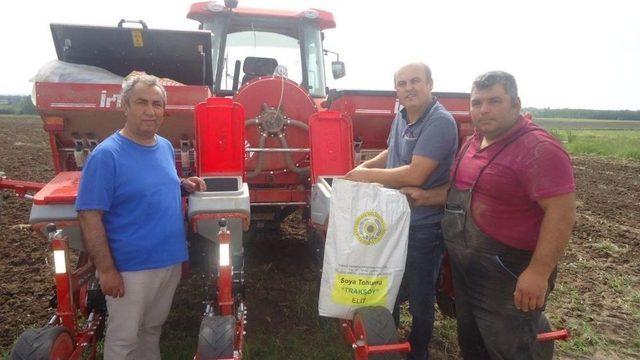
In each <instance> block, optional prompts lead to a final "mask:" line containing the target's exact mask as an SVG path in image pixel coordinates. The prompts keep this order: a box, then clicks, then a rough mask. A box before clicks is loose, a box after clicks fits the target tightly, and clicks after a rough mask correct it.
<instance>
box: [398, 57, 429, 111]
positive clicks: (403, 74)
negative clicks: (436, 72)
mask: <svg viewBox="0 0 640 360" xmlns="http://www.w3.org/2000/svg"><path fill="white" fill-rule="evenodd" d="M426 77H427V75H426V74H425V71H424V68H423V67H422V66H418V65H408V66H405V67H403V68H402V69H400V70H399V71H398V72H397V73H396V83H395V88H396V92H397V95H398V101H399V102H400V105H402V106H404V107H405V108H406V109H407V111H408V112H409V113H413V112H420V113H421V112H424V111H425V110H426V109H427V106H429V104H430V103H431V90H432V89H433V82H432V81H430V80H427V78H426Z"/></svg>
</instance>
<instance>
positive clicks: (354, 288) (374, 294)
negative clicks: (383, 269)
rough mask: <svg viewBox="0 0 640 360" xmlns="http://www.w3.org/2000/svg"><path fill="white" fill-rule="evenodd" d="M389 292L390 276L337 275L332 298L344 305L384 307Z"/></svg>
mask: <svg viewBox="0 0 640 360" xmlns="http://www.w3.org/2000/svg"><path fill="white" fill-rule="evenodd" d="M388 292H389V277H388V276H365V275H351V274H340V273H336V274H335V278H334V283H333V291H332V294H331V297H332V299H333V301H334V302H335V303H338V304H343V305H362V306H377V305H380V306H384V305H385V304H386V301H387V293H388Z"/></svg>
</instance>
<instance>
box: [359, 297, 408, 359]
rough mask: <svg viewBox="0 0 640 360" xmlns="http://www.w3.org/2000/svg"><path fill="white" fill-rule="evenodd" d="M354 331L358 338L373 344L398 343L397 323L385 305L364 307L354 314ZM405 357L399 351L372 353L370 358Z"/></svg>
mask: <svg viewBox="0 0 640 360" xmlns="http://www.w3.org/2000/svg"><path fill="white" fill-rule="evenodd" d="M353 332H354V335H355V337H356V341H357V340H364V341H365V343H366V344H367V345H369V346H371V345H389V344H396V343H398V332H397V330H396V323H395V321H394V320H393V316H391V313H390V312H389V310H388V309H387V308H385V307H383V306H371V307H363V308H360V309H358V310H356V312H355V314H354V315H353ZM403 358H404V357H403V356H402V355H400V354H399V353H388V354H384V353H383V354H372V355H369V359H370V360H397V359H403Z"/></svg>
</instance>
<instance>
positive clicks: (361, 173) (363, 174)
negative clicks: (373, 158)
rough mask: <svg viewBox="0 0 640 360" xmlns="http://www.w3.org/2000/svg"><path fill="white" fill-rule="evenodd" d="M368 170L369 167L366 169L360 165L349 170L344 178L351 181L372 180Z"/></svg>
mask: <svg viewBox="0 0 640 360" xmlns="http://www.w3.org/2000/svg"><path fill="white" fill-rule="evenodd" d="M368 170H369V169H365V168H362V167H360V166H358V167H356V168H355V169H352V170H351V171H349V172H348V173H347V174H346V175H345V176H344V178H345V179H346V180H351V181H358V182H370V180H369V177H368V176H367V175H368V173H367V172H368Z"/></svg>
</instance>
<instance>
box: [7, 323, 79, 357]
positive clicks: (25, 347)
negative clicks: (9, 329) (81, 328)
mask: <svg viewBox="0 0 640 360" xmlns="http://www.w3.org/2000/svg"><path fill="white" fill-rule="evenodd" d="M74 348H75V343H74V341H73V336H71V332H69V330H67V328H65V327H64V326H55V327H43V328H40V329H29V330H26V331H25V332H23V333H22V334H21V335H20V337H19V338H18V340H16V342H15V344H14V345H13V349H12V350H11V356H10V357H9V359H11V360H49V359H55V360H66V359H68V358H69V357H71V354H72V353H73V350H74Z"/></svg>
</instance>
